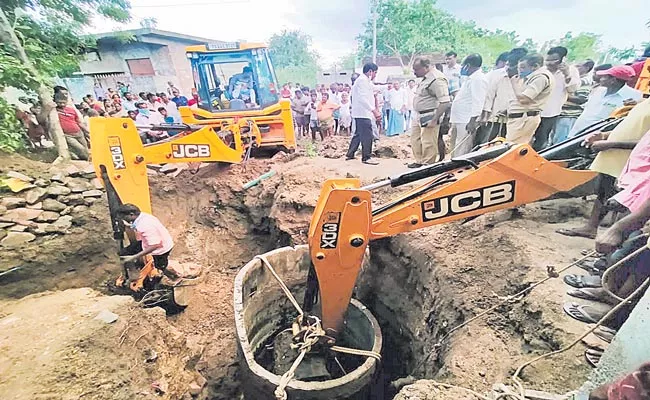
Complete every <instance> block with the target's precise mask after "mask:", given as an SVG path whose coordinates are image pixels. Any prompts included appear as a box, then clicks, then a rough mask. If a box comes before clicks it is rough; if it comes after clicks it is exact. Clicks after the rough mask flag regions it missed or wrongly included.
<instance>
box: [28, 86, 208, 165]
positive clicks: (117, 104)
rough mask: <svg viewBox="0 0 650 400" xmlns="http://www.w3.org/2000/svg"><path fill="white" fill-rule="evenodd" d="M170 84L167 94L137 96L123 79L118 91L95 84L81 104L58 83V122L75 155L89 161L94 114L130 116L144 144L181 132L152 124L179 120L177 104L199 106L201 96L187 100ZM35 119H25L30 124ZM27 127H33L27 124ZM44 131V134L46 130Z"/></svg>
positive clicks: (100, 115)
mask: <svg viewBox="0 0 650 400" xmlns="http://www.w3.org/2000/svg"><path fill="white" fill-rule="evenodd" d="M168 86H169V87H168V89H167V93H165V92H159V93H151V92H140V93H139V94H138V96H137V97H136V96H135V95H134V94H133V93H132V92H131V91H130V88H129V86H128V85H125V84H123V83H121V82H118V84H117V89H116V90H114V89H112V88H108V89H107V90H104V89H103V88H102V87H101V86H100V85H99V84H95V90H94V93H95V94H94V95H93V94H87V95H86V96H84V97H83V98H82V101H81V102H80V103H78V104H74V103H73V102H72V100H71V97H70V94H69V93H68V89H67V88H66V87H63V86H56V87H55V88H54V102H55V103H56V110H57V113H58V115H59V122H60V125H61V128H62V130H63V133H64V135H65V139H66V142H67V143H68V147H69V148H70V150H71V152H72V154H73V155H74V157H76V158H79V159H82V160H87V159H88V157H89V149H90V146H89V144H90V136H89V135H90V133H89V130H88V122H89V118H91V117H112V118H127V117H128V118H131V119H132V120H134V121H135V124H136V127H137V128H138V133H139V135H140V138H141V139H142V141H143V143H152V142H156V141H158V140H162V139H165V138H167V137H169V136H171V135H174V134H175V133H177V132H178V131H173V130H169V131H159V130H154V129H151V127H152V126H154V125H161V124H165V123H167V124H171V123H180V122H181V116H180V113H179V111H178V107H180V106H189V107H192V106H196V105H197V103H198V95H197V94H196V93H193V95H192V97H191V99H189V100H188V99H187V97H185V96H183V95H181V94H180V90H179V89H178V88H176V87H175V86H174V85H173V84H172V83H171V82H169V83H168ZM33 112H34V115H38V111H33ZM32 120H33V119H30V118H26V119H25V121H27V123H29V121H32ZM41 126H44V124H42V125H41ZM28 129H32V128H30V127H29V126H28ZM41 131H42V133H43V134H45V131H44V130H42V129H41ZM30 137H31V136H30ZM38 142H40V135H39V136H38Z"/></svg>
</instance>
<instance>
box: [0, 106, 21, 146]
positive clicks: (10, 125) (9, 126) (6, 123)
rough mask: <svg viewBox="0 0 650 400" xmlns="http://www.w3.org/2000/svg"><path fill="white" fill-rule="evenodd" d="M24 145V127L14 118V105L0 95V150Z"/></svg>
mask: <svg viewBox="0 0 650 400" xmlns="http://www.w3.org/2000/svg"><path fill="white" fill-rule="evenodd" d="M23 147H25V129H24V128H23V124H21V123H20V121H18V118H16V112H15V110H14V107H13V106H12V105H11V104H9V103H7V101H6V100H5V99H3V98H2V97H0V151H4V152H7V153H10V152H14V151H16V150H20V149H22V148H23Z"/></svg>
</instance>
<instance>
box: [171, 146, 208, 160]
mask: <svg viewBox="0 0 650 400" xmlns="http://www.w3.org/2000/svg"><path fill="white" fill-rule="evenodd" d="M172 157H174V158H201V157H210V146H209V145H207V144H173V145H172Z"/></svg>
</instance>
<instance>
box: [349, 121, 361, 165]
mask: <svg viewBox="0 0 650 400" xmlns="http://www.w3.org/2000/svg"><path fill="white" fill-rule="evenodd" d="M357 119H358V118H354V119H353V120H352V138H351V139H350V146H349V147H348V153H347V154H346V158H347V159H348V160H351V159H353V158H354V155H355V154H356V152H357V150H359V145H360V144H361V138H360V137H359V130H358V129H357Z"/></svg>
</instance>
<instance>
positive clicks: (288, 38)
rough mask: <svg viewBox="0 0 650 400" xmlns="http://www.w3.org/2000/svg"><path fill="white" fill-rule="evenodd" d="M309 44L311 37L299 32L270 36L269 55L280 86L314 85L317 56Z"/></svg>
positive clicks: (285, 31) (293, 31) (286, 31)
mask: <svg viewBox="0 0 650 400" xmlns="http://www.w3.org/2000/svg"><path fill="white" fill-rule="evenodd" d="M311 44H312V40H311V37H310V36H309V35H307V34H305V33H303V32H301V31H299V30H292V31H289V30H284V31H282V32H280V33H277V34H274V35H273V36H271V39H270V40H269V54H270V55H271V60H272V61H273V66H274V67H275V72H276V74H277V76H278V80H279V83H280V84H284V83H286V82H299V83H301V84H307V85H313V84H315V83H316V74H317V72H318V62H317V59H318V55H317V54H316V52H315V51H314V50H313V49H312V48H311Z"/></svg>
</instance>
